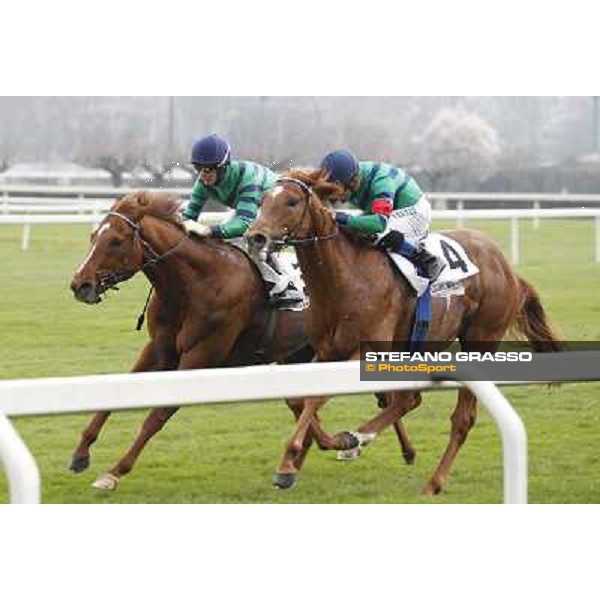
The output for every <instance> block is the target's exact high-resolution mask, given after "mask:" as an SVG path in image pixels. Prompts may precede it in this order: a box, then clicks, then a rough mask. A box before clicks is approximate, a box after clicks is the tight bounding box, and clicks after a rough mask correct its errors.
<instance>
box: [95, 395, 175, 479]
mask: <svg viewBox="0 0 600 600" xmlns="http://www.w3.org/2000/svg"><path fill="white" fill-rule="evenodd" d="M178 410H179V407H178V406H169V407H165V408H154V409H152V411H150V414H149V415H148V416H147V417H146V419H145V421H144V423H143V425H142V429H141V431H140V433H139V435H138V436H137V438H136V439H135V441H134V442H133V444H132V445H131V448H129V450H128V451H127V452H126V453H125V455H124V456H123V457H122V458H121V459H120V460H119V461H118V462H117V464H116V465H115V466H114V467H113V468H112V469H110V470H109V471H108V473H105V474H104V475H101V476H100V477H98V479H96V481H95V482H94V483H93V484H92V485H93V486H94V487H95V488H97V489H102V490H114V489H115V488H116V487H117V485H118V484H119V480H120V478H121V477H123V475H127V473H129V472H130V471H131V469H133V465H134V464H135V462H136V461H137V459H138V458H139V456H140V454H141V453H142V450H143V449H144V447H145V446H146V444H147V443H148V442H149V440H150V439H151V438H152V437H153V436H154V435H155V434H157V433H158V432H159V431H160V430H161V429H162V428H163V427H164V426H165V423H166V422H167V421H168V420H169V419H170V418H171V417H172V416H173V415H174V414H175V413H176V412H177V411H178Z"/></svg>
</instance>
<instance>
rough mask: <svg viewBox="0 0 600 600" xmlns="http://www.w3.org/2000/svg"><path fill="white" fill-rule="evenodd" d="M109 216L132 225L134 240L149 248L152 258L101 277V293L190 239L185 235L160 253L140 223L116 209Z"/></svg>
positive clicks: (162, 258) (149, 265)
mask: <svg viewBox="0 0 600 600" xmlns="http://www.w3.org/2000/svg"><path fill="white" fill-rule="evenodd" d="M107 217H118V218H119V219H121V220H122V221H124V222H125V223H127V225H129V227H131V229H132V231H133V237H134V241H138V242H139V243H140V244H141V245H142V248H143V249H144V250H147V251H148V252H149V253H150V255H151V258H150V259H148V260H146V261H145V262H144V263H143V264H142V266H141V267H139V268H137V269H134V270H127V271H125V270H123V271H115V272H114V273H109V274H108V275H105V276H102V277H99V282H98V286H99V288H100V289H101V292H100V293H102V292H103V291H106V290H108V289H111V288H115V286H116V285H117V284H118V283H121V282H123V281H127V280H128V279H131V278H132V277H133V276H134V275H135V274H136V273H137V272H138V271H143V270H144V269H147V268H148V267H153V266H154V265H156V264H157V263H159V262H161V261H163V260H165V259H167V258H168V257H169V256H171V254H173V253H174V252H176V251H177V250H178V249H179V248H180V247H181V246H183V244H185V242H186V241H187V240H188V239H189V236H188V235H184V236H183V238H182V239H181V240H180V241H179V242H177V244H175V246H173V247H172V248H170V249H169V250H167V251H166V252H165V253H164V254H159V253H158V252H156V250H154V248H153V247H152V246H151V245H150V244H149V243H148V242H147V241H146V240H145V239H144V238H143V237H142V234H141V231H140V225H139V223H136V222H135V221H132V220H131V219H130V218H129V217H126V216H125V215H124V214H122V213H120V212H116V211H114V210H111V211H109V212H107V213H106V216H105V217H104V219H106V218H107ZM104 219H103V220H104Z"/></svg>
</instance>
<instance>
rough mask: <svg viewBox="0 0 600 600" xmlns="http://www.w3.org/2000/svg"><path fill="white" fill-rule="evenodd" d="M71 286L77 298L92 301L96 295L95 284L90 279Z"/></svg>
mask: <svg viewBox="0 0 600 600" xmlns="http://www.w3.org/2000/svg"><path fill="white" fill-rule="evenodd" d="M71 287H72V289H73V293H74V294H75V298H77V300H81V301H83V302H88V301H91V299H92V297H93V296H94V284H93V283H90V282H89V281H84V282H83V283H80V284H79V285H77V286H71Z"/></svg>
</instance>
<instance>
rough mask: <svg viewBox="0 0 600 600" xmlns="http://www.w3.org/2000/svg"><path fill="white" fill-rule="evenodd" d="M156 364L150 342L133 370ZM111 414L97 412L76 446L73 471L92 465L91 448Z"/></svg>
mask: <svg viewBox="0 0 600 600" xmlns="http://www.w3.org/2000/svg"><path fill="white" fill-rule="evenodd" d="M155 366H156V353H155V351H154V344H153V343H152V342H149V343H148V344H147V345H146V346H145V347H144V349H143V350H142V352H141V354H140V356H139V357H138V359H137V361H136V363H135V365H134V366H133V369H132V370H131V372H132V373H136V372H140V371H152V370H153V369H154V367H155ZM109 416H110V411H101V412H98V413H96V414H95V415H94V417H93V418H92V420H91V421H90V423H89V424H88V426H87V427H86V428H85V430H84V431H83V433H82V434H81V440H80V442H79V445H78V446H77V448H75V452H73V457H72V459H71V465H70V467H69V469H70V470H71V471H73V473H81V472H82V471H85V470H86V469H87V468H88V467H89V466H90V448H91V446H92V444H93V443H94V442H95V441H96V440H97V439H98V435H100V431H101V429H102V427H103V426H104V424H105V423H106V421H107V419H108V417H109Z"/></svg>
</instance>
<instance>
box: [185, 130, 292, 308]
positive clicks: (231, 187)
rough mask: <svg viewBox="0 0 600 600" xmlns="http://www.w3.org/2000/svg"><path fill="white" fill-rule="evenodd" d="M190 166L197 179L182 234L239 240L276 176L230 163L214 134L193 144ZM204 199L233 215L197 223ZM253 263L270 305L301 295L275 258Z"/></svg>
mask: <svg viewBox="0 0 600 600" xmlns="http://www.w3.org/2000/svg"><path fill="white" fill-rule="evenodd" d="M191 163H192V165H193V167H194V170H195V171H196V172H197V173H198V179H197V180H196V183H195V184H194V188H193V189H192V196H191V200H190V202H189V204H188V205H187V207H186V208H185V210H184V211H183V219H184V221H183V226H184V227H185V229H186V231H187V232H188V233H193V234H195V235H198V236H201V237H211V238H217V239H225V240H229V239H234V238H240V237H242V236H243V235H244V233H245V232H246V230H247V229H248V227H250V225H251V224H252V222H253V221H254V220H255V219H256V217H257V214H258V207H259V204H260V200H261V198H262V196H263V194H264V193H265V192H267V191H269V190H270V189H271V188H272V187H273V186H274V184H275V181H276V180H277V177H278V176H277V175H276V174H275V173H274V172H273V171H271V170H270V169H267V168H266V167H263V166H262V165H259V164H256V163H253V162H250V161H244V160H231V147H230V145H229V143H228V142H227V141H226V140H224V139H222V138H220V137H219V136H218V135H214V134H213V135H210V136H208V137H204V138H202V139H200V140H198V141H197V142H196V143H195V144H194V146H193V147H192V158H191ZM208 200H214V201H216V202H218V203H220V204H222V205H225V206H227V207H229V208H233V209H234V210H235V214H234V215H233V217H232V218H231V219H229V220H226V221H224V222H222V223H219V224H218V225H214V226H212V227H209V226H208V225H205V224H203V223H198V222H197V220H198V217H199V216H200V213H201V212H202V210H203V208H204V205H205V204H206V202H207V201H208ZM255 262H256V266H257V267H258V269H259V271H260V273H261V275H262V276H263V278H264V280H265V282H266V283H267V286H268V288H269V294H270V303H271V305H272V306H274V307H282V306H287V305H289V304H295V303H297V302H298V301H300V300H302V298H303V297H302V294H301V293H300V292H299V291H298V290H297V289H296V287H295V286H294V284H293V282H292V281H291V279H289V278H288V277H285V276H284V274H285V269H284V267H283V266H282V264H281V262H280V261H279V259H278V257H277V256H276V255H271V256H269V258H268V259H267V262H264V261H262V260H260V259H257V260H255Z"/></svg>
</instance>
